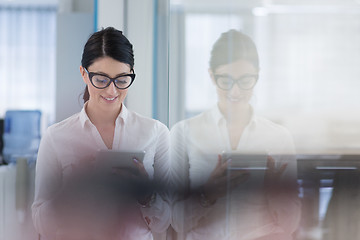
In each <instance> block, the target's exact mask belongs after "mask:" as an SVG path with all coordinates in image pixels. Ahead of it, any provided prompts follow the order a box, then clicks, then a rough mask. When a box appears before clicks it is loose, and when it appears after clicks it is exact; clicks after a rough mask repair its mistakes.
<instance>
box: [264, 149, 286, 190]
mask: <svg viewBox="0 0 360 240" xmlns="http://www.w3.org/2000/svg"><path fill="white" fill-rule="evenodd" d="M286 167H287V163H283V164H281V166H280V167H279V168H278V169H277V168H276V167H275V160H274V158H272V157H271V156H268V157H267V169H266V171H265V176H264V188H265V192H266V193H270V194H276V193H279V192H280V191H281V190H282V187H281V186H282V181H283V180H282V179H281V177H282V175H283V173H284V171H285V169H286Z"/></svg>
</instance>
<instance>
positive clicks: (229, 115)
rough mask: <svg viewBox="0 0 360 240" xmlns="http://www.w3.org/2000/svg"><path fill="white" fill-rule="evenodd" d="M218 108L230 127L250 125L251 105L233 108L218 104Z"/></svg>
mask: <svg viewBox="0 0 360 240" xmlns="http://www.w3.org/2000/svg"><path fill="white" fill-rule="evenodd" d="M218 106H219V109H220V112H221V113H222V114H223V116H224V117H225V119H226V122H227V124H228V125H231V124H236V125H239V124H240V125H247V124H248V123H249V121H250V117H251V107H250V104H244V105H240V106H233V105H227V104H220V103H218Z"/></svg>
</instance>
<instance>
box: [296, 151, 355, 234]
mask: <svg viewBox="0 0 360 240" xmlns="http://www.w3.org/2000/svg"><path fill="white" fill-rule="evenodd" d="M297 162H298V181H299V182H300V183H301V185H300V195H301V199H302V222H301V228H302V229H301V232H302V233H303V235H302V236H300V237H299V238H297V239H301V240H303V239H304V240H305V239H306V240H310V239H311V240H315V239H324V240H325V239H326V240H332V239H334V240H335V239H358V237H359V236H360V228H359V227H360V210H359V209H360V208H359V207H360V155H299V156H298V157H297Z"/></svg>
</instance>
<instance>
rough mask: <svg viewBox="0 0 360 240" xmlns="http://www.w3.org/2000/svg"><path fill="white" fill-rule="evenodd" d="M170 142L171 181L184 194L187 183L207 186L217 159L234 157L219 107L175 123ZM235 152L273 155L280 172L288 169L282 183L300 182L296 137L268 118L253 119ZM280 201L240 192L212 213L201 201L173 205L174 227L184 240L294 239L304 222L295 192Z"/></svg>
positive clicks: (223, 200)
mask: <svg viewBox="0 0 360 240" xmlns="http://www.w3.org/2000/svg"><path fill="white" fill-rule="evenodd" d="M170 136H171V138H170V139H171V140H170V142H171V146H170V152H171V154H170V155H171V157H170V158H171V165H172V179H173V184H174V185H175V186H176V187H178V188H180V189H182V188H186V185H187V184H188V183H190V188H191V189H196V188H198V187H200V186H202V185H203V184H205V183H206V181H207V180H208V178H209V177H210V174H211V172H212V171H213V170H214V168H215V166H216V164H217V159H218V154H221V153H222V152H223V151H225V152H231V151H232V149H231V144H230V141H229V139H230V138H229V135H228V131H227V126H226V120H225V118H224V116H223V115H222V114H221V112H220V111H219V109H218V107H217V106H216V107H214V108H212V109H211V110H209V111H206V112H204V113H202V114H200V115H198V116H195V117H193V118H191V119H187V120H184V121H181V122H179V123H177V124H176V125H175V126H174V127H173V128H172V129H171V133H170ZM236 151H237V152H240V153H251V154H256V153H257V154H268V155H272V156H273V157H274V159H275V161H276V166H277V167H279V166H280V164H282V163H287V164H288V165H287V167H286V170H285V172H284V173H283V176H282V177H287V178H288V179H292V180H293V181H295V180H296V160H295V158H294V155H293V154H294V145H293V141H292V137H291V135H290V134H289V132H288V131H287V130H286V129H285V128H283V127H281V126H279V125H277V124H275V123H273V122H271V121H269V120H267V119H265V118H261V117H258V116H256V115H254V114H252V117H251V120H250V122H249V124H248V125H247V126H246V128H245V129H244V131H243V133H242V135H241V138H240V140H239V143H238V146H237V148H236ZM289 154H290V155H289ZM187 179H189V180H190V182H187V181H186V180H187ZM278 197H279V198H278V199H276V198H275V196H272V197H269V196H265V194H264V193H263V192H262V193H260V194H259V193H257V194H255V193H254V194H247V196H246V197H243V196H242V195H241V192H237V191H236V190H233V191H232V193H231V197H226V196H225V197H223V198H220V199H218V200H217V202H216V203H215V204H214V205H213V206H212V207H208V208H204V207H202V206H201V205H200V203H199V202H200V201H199V199H198V198H196V197H194V198H188V199H187V200H183V201H177V202H175V204H174V206H173V222H172V225H173V227H174V229H175V230H177V231H179V232H184V233H185V235H186V239H207V240H210V239H241V240H242V239H255V238H258V237H262V236H265V235H267V234H276V233H284V232H287V233H289V234H290V233H291V232H293V231H294V230H295V229H296V227H297V225H298V223H299V216H300V208H299V204H300V203H299V200H298V198H297V195H296V189H295V191H293V192H291V193H290V194H286V196H284V195H283V196H278Z"/></svg>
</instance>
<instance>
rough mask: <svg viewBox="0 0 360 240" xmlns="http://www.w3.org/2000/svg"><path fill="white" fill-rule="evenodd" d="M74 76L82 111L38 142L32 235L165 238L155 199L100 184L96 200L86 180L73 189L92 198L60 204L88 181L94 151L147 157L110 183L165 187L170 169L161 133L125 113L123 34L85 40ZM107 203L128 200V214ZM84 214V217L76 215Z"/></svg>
mask: <svg viewBox="0 0 360 240" xmlns="http://www.w3.org/2000/svg"><path fill="white" fill-rule="evenodd" d="M80 73H81V76H82V78H83V81H84V82H85V84H86V89H85V94H84V102H85V104H84V107H83V109H82V111H81V112H80V113H77V114H75V115H73V116H71V117H70V118H68V119H65V120H64V121H62V122H60V123H57V124H54V125H53V126H51V127H49V128H48V130H47V132H46V133H45V135H44V136H43V138H42V140H41V145H40V149H39V154H38V159H37V166H36V193H35V201H34V204H33V207H32V209H33V219H34V223H35V227H36V229H37V230H38V231H39V233H40V234H41V235H42V236H43V237H45V238H48V239H68V240H69V239H152V233H151V230H152V231H155V232H162V231H165V230H166V229H167V227H168V225H169V223H170V209H169V207H168V204H167V203H166V202H165V201H164V200H163V199H162V197H161V196H160V195H157V194H156V193H155V192H149V194H147V195H145V196H140V197H139V198H137V197H133V196H129V199H128V198H127V197H128V196H127V195H126V194H123V195H126V196H123V195H121V193H123V192H121V191H120V194H119V193H118V192H119V185H114V188H111V187H110V186H109V185H111V186H113V184H114V183H113V182H112V181H111V182H106V181H105V183H106V184H104V185H103V186H100V188H96V190H99V191H100V192H101V193H104V194H99V193H98V192H96V191H95V189H94V187H95V186H96V184H98V182H96V181H94V180H92V179H91V177H92V176H93V175H90V177H89V178H90V179H89V182H85V184H84V185H81V186H80V188H77V189H76V190H83V187H84V188H86V189H89V194H90V195H89V196H88V195H82V196H81V198H77V201H69V203H65V202H64V199H65V200H69V194H65V193H68V192H69V191H70V190H71V187H74V184H79V183H78V182H79V181H70V180H72V179H74V177H78V176H79V175H80V174H84V173H85V172H86V174H84V175H86V176H84V177H85V180H87V178H86V177H88V174H89V171H88V170H92V168H91V166H92V163H93V160H94V159H95V155H96V153H97V151H98V150H108V149H112V150H117V151H127V152H136V151H145V157H144V160H143V163H141V162H139V161H138V160H137V159H133V160H134V162H133V163H134V167H135V169H137V170H138V171H135V172H136V173H132V172H130V171H125V172H121V171H116V170H119V169H112V171H111V174H106V177H108V175H111V176H112V177H114V176H113V174H115V175H116V178H115V179H116V180H124V179H126V178H131V179H136V180H139V179H145V180H146V179H147V178H154V179H156V180H162V181H164V180H166V179H167V177H166V176H167V175H168V169H169V167H168V162H169V161H168V152H169V131H168V129H167V127H166V126H165V125H164V124H161V123H160V122H159V121H156V120H153V119H149V118H146V117H143V116H140V115H139V114H137V113H134V112H132V111H130V110H128V109H127V108H126V107H125V105H124V99H125V97H126V95H127V91H128V89H129V87H130V85H131V84H132V82H133V81H134V78H135V74H134V54H133V46H132V44H131V43H130V42H129V40H128V39H127V38H126V37H125V36H124V35H123V34H122V32H121V31H118V30H116V29H114V28H111V27H109V28H106V29H103V30H101V31H99V32H96V33H94V34H93V35H91V37H90V38H89V39H88V41H87V43H86V44H85V47H84V51H83V55H82V61H81V66H80ZM114 160H116V159H114ZM120 160H122V159H119V161H120ZM130 160H131V159H130ZM99 164H100V165H101V164H102V165H104V164H103V163H99ZM85 169H86V170H85ZM94 171H95V170H94ZM113 171H114V172H115V173H114V172H113ZM90 172H91V171H90ZM81 176H82V175H81ZM96 176H97V175H96ZM125 177H126V178H125ZM96 179H97V178H96ZM111 179H113V178H111ZM75 180H79V178H76V179H75ZM80 180H84V179H83V178H80ZM101 180H103V179H102V178H101ZM106 180H107V179H106ZM126 180H127V179H126ZM69 182H70V184H69ZM50 183H58V184H59V185H60V187H59V188H60V190H59V189H55V190H54V189H53V187H54V186H56V184H55V185H54V184H50ZM107 183H109V184H107ZM116 183H124V181H122V182H121V181H117V182H116ZM69 185H70V186H69ZM75 186H76V185H75ZM120 186H121V185H120ZM108 187H110V189H109V188H108ZM132 187H133V186H132ZM69 189H70V190H69ZM65 190H66V191H65ZM104 190H106V191H105V192H102V191H104ZM64 191H65V193H64ZM75 192H76V193H77V192H78V191H75ZM85 194H88V192H85ZM99 195H100V196H99ZM119 195H121V196H119ZM86 196H88V197H86ZM113 197H119V199H125V200H127V202H126V206H119V202H118V201H113ZM104 198H105V199H104ZM106 198H109V199H106ZM79 199H80V200H79ZM93 199H95V200H93ZM70 200H71V199H70ZM116 200H118V198H116ZM79 201H80V202H79ZM94 201H95V202H94ZM104 202H105V203H111V204H114V206H113V205H107V204H104ZM75 203H76V205H75ZM91 203H94V205H91ZM96 203H97V204H96ZM101 203H102V204H101ZM88 204H89V207H88V208H86V206H87V205H88ZM120 205H121V204H120ZM82 208H85V211H81V210H79V209H82ZM59 209H60V210H59ZM72 210H73V211H72ZM115 210H116V211H115ZM107 213H108V214H107ZM112 220H113V221H112Z"/></svg>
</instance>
